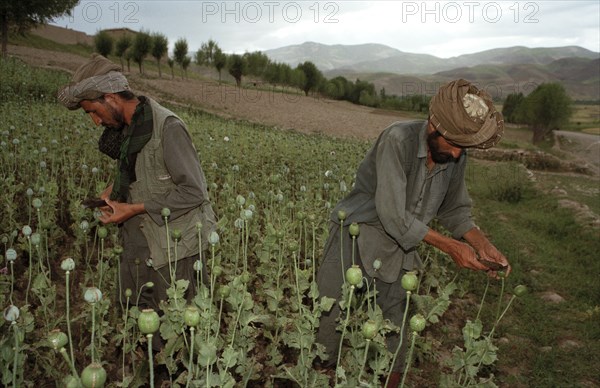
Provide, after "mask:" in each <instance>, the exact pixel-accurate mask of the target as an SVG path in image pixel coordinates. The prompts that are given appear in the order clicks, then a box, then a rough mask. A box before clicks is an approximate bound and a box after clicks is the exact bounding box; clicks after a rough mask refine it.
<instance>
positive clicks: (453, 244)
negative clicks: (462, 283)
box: [423, 229, 489, 271]
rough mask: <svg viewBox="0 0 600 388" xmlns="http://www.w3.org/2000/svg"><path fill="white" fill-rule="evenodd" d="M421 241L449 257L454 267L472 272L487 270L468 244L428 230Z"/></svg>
mask: <svg viewBox="0 0 600 388" xmlns="http://www.w3.org/2000/svg"><path fill="white" fill-rule="evenodd" d="M423 241H425V242H426V243H428V244H430V245H433V246H434V247H436V248H438V249H440V250H442V251H443V252H445V253H447V254H448V255H450V257H451V258H452V260H454V262H455V263H456V265H458V266H459V267H461V268H468V269H472V270H474V271H487V270H489V268H488V267H486V266H485V265H483V264H482V263H481V262H480V261H479V260H478V258H477V254H476V253H475V250H474V249H473V248H472V247H471V246H469V244H465V243H463V242H460V241H458V240H455V239H453V238H449V237H446V236H444V235H442V234H440V233H438V232H436V231H434V230H432V229H429V231H428V232H427V234H426V235H425V238H424V239H423Z"/></svg>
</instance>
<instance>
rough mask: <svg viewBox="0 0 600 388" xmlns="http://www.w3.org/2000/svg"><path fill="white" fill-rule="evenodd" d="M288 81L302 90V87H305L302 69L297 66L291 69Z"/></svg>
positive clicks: (304, 75)
mask: <svg viewBox="0 0 600 388" xmlns="http://www.w3.org/2000/svg"><path fill="white" fill-rule="evenodd" d="M288 82H289V84H291V85H292V86H294V87H297V88H298V89H300V90H302V91H304V88H305V87H306V74H304V72H303V71H302V69H300V68H299V67H297V68H295V69H294V70H292V72H291V74H290V78H289V81H288ZM305 93H306V92H305ZM307 95H308V94H307Z"/></svg>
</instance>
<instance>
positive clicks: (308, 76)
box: [297, 61, 323, 96]
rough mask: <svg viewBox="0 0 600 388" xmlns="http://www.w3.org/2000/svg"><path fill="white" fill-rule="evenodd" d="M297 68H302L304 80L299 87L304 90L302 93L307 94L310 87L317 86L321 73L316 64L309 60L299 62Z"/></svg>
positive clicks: (321, 78) (321, 77) (321, 76)
mask: <svg viewBox="0 0 600 388" xmlns="http://www.w3.org/2000/svg"><path fill="white" fill-rule="evenodd" d="M297 69H300V70H302V72H303V73H304V76H305V80H304V85H303V86H302V87H301V89H302V90H303V91H304V94H305V95H307V96H308V93H309V92H310V91H311V89H314V88H316V87H318V86H319V84H320V83H321V81H322V80H323V74H322V73H321V72H320V71H319V69H317V66H315V64H314V63H312V62H310V61H306V62H304V63H301V64H299V65H298V67H297Z"/></svg>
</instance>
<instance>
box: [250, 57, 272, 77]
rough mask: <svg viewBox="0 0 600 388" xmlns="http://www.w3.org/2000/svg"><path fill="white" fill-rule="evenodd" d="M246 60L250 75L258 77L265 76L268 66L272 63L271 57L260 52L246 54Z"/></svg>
mask: <svg viewBox="0 0 600 388" xmlns="http://www.w3.org/2000/svg"><path fill="white" fill-rule="evenodd" d="M244 59H245V60H246V63H247V64H248V74H252V75H255V76H258V77H261V76H262V75H263V74H264V72H265V70H266V68H267V65H268V64H269V63H270V60H269V57H267V56H266V54H263V53H262V52H260V51H255V52H252V53H245V54H244Z"/></svg>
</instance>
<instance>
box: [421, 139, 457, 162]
mask: <svg viewBox="0 0 600 388" xmlns="http://www.w3.org/2000/svg"><path fill="white" fill-rule="evenodd" d="M441 136H442V135H441V134H440V133H439V132H438V131H433V132H431V133H430V134H429V135H427V146H428V147H429V153H430V155H431V160H433V162H434V163H436V164H446V163H450V162H457V161H458V159H456V158H455V157H454V156H452V154H450V153H448V152H443V151H440V147H439V145H440V143H439V140H438V138H439V137H441Z"/></svg>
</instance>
